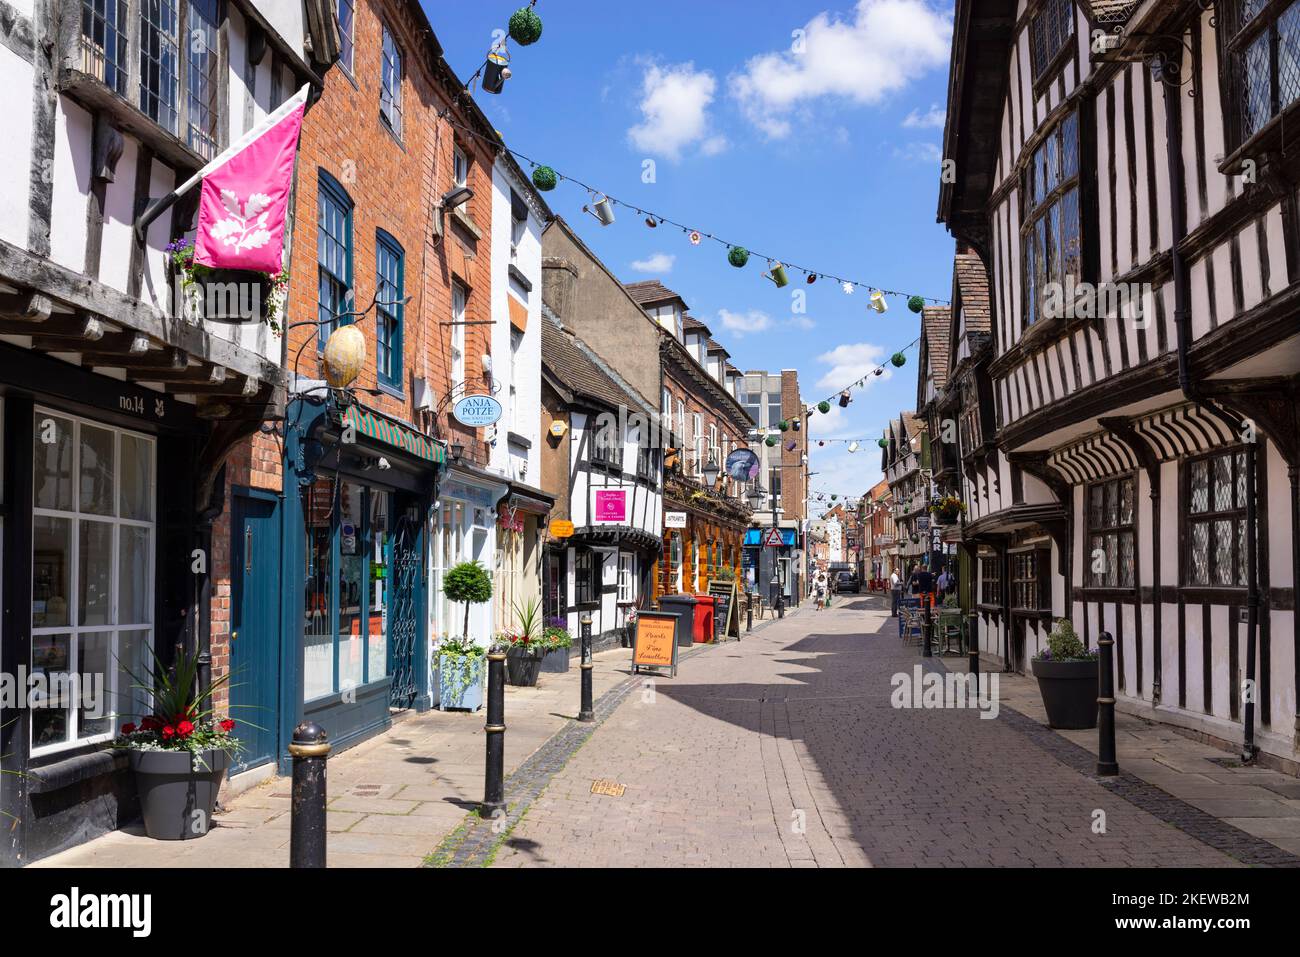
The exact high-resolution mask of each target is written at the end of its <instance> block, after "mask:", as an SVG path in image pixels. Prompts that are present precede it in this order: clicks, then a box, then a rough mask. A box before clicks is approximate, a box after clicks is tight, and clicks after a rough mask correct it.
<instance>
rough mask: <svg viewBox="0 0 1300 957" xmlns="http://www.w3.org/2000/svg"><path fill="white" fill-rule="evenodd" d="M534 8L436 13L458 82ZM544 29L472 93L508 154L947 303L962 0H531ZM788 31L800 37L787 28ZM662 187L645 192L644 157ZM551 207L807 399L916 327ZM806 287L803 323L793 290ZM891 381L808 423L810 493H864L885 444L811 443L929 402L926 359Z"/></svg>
mask: <svg viewBox="0 0 1300 957" xmlns="http://www.w3.org/2000/svg"><path fill="white" fill-rule="evenodd" d="M520 2H521V0H504V2H502V0H486V2H480V3H477V4H451V3H443V4H438V5H434V4H432V3H429V2H427V0H425V9H426V11H427V12H428V14H429V19H430V22H431V23H432V24H433V28H434V30H435V31H436V32H437V34H438V37H439V39H440V40H441V42H442V45H443V47H444V48H445V51H446V58H447V60H448V62H449V63H451V65H452V66H453V68H454V69H455V70H456V72H457V73H458V74H459V75H460V76H461V77H462V79H464V78H467V77H469V75H470V74H472V73H473V72H474V71H475V70H476V69H477V68H478V65H479V64H480V63H481V62H482V60H483V58H484V56H485V54H486V52H487V50H488V48H489V46H490V45H491V43H492V41H493V37H492V31H493V30H494V29H498V28H504V26H505V24H506V22H507V20H508V19H509V16H510V13H511V12H512V11H513V10H514V9H516V8H517V7H518V6H519V5H520ZM536 9H537V12H538V14H539V15H540V16H541V18H542V21H543V25H544V29H543V34H542V38H541V40H540V41H538V42H537V43H535V44H533V45H531V46H528V47H519V46H517V45H515V44H511V45H510V53H511V58H512V59H511V70H512V72H513V76H512V78H511V79H510V80H509V81H508V82H507V84H506V87H505V91H504V92H503V93H502V94H501V95H499V96H493V95H491V94H488V93H485V92H483V91H482V90H481V89H479V90H476V91H475V98H476V100H477V102H478V103H479V105H480V106H481V107H482V108H483V110H484V111H485V112H486V113H487V115H488V116H489V118H490V119H491V120H492V121H493V123H494V124H495V125H496V126H497V128H498V129H499V130H500V131H501V132H502V134H503V135H504V137H505V139H506V142H507V144H508V145H509V146H510V147H511V148H512V149H515V150H518V151H519V152H521V153H523V154H525V155H527V156H529V157H531V158H533V159H535V160H537V161H539V162H543V163H546V164H548V165H550V166H552V167H554V168H555V169H557V170H558V171H560V172H561V173H567V174H570V175H572V176H574V177H576V178H578V179H581V180H583V181H584V182H587V183H590V184H591V185H593V186H595V187H596V188H598V189H600V190H603V191H605V192H607V193H609V194H610V195H612V196H615V197H617V198H618V199H620V200H623V201H624V202H628V203H632V204H634V205H636V206H640V207H641V208H643V209H648V210H653V211H655V212H658V213H660V214H662V215H664V216H668V217H671V218H672V219H674V220H677V221H679V222H684V223H688V224H691V225H693V226H696V227H697V228H698V229H699V230H700V231H701V232H705V233H713V234H714V235H717V236H720V237H722V238H723V239H726V240H728V241H730V242H733V243H737V244H739V245H744V246H747V247H749V248H750V249H753V250H760V251H762V252H763V253H765V254H767V255H770V256H773V257H775V258H777V259H778V260H780V261H782V262H785V263H797V264H799V265H801V266H805V267H808V268H810V269H814V270H818V271H823V270H824V271H825V272H828V273H833V274H836V275H840V276H844V277H846V278H851V279H856V280H859V281H862V282H866V283H870V284H873V285H877V286H880V287H883V288H886V289H896V290H900V291H907V292H915V293H920V294H922V295H925V296H932V297H937V298H941V299H947V298H948V297H949V294H950V288H951V275H952V251H953V244H952V240H951V238H950V237H949V236H948V234H947V233H946V231H945V230H944V229H943V227H942V226H940V225H938V224H937V223H935V221H934V217H935V207H936V202H937V197H938V183H939V161H940V147H941V145H942V125H941V124H942V111H943V109H944V105H945V99H946V91H947V71H948V51H949V44H950V36H951V18H952V11H951V4H950V3H949V2H943V0H940V2H934V0H829V5H828V0H823V2H820V3H812V2H803V0H781V2H780V3H779V4H777V3H773V2H767V3H762V4H753V3H739V2H733V0H708V2H704V0H692V2H682V0H659V2H657V3H647V4H642V3H636V4H632V3H610V2H609V0H600V2H597V0H540V2H539V3H538V5H537V7H536ZM796 31H800V32H799V33H798V34H796ZM647 160H650V161H653V163H654V167H653V172H654V182H652V183H646V182H643V173H644V170H645V168H646V166H645V164H646V161H647ZM547 199H548V201H549V202H550V204H551V206H552V208H553V209H554V210H555V211H556V212H557V213H559V214H560V215H562V216H564V217H565V218H566V219H567V220H568V221H569V222H570V223H572V224H573V225H574V226H575V228H576V229H577V230H578V231H579V233H580V234H581V235H582V237H583V239H584V241H586V242H587V243H588V244H589V245H590V246H591V248H592V249H593V250H594V251H595V252H596V254H597V255H599V256H600V257H601V259H602V260H604V262H605V263H606V265H608V266H609V267H610V269H611V271H613V272H614V274H615V275H617V276H619V277H621V278H623V279H624V280H625V281H629V282H631V281H634V280H638V279H648V278H658V279H661V280H662V281H663V282H664V283H665V284H666V285H668V286H670V287H671V288H673V289H675V290H677V291H678V292H679V293H681V294H682V296H683V298H685V300H686V301H687V303H688V304H689V305H690V307H691V312H692V314H693V315H695V316H696V317H697V318H699V319H702V320H703V321H704V322H706V323H708V325H709V327H710V328H711V329H712V330H713V333H714V336H715V338H717V339H718V340H719V341H721V342H722V343H723V344H724V345H725V346H726V347H727V348H728V350H729V351H730V352H731V354H732V362H733V363H734V364H735V365H736V366H738V367H739V368H741V369H742V370H743V369H761V368H765V369H782V368H796V369H798V370H799V375H800V382H801V385H802V388H803V393H804V399H805V401H807V402H808V403H810V404H813V403H815V402H816V401H818V400H820V399H822V398H826V397H828V396H830V395H831V394H833V393H835V392H837V391H838V389H839V388H841V387H843V386H845V385H848V384H849V383H851V382H854V381H856V380H857V379H858V378H859V377H861V376H862V375H864V374H867V373H868V372H869V370H870V369H872V368H874V367H875V365H876V364H877V363H879V362H882V361H885V362H887V360H888V358H889V356H890V355H891V354H892V353H893V352H895V351H896V350H897V349H899V348H900V347H902V346H903V345H905V344H907V343H909V342H911V341H912V340H913V339H914V338H915V337H916V336H917V334H918V329H919V321H918V318H919V317H917V316H916V315H914V314H913V313H911V312H909V311H908V309H907V307H906V304H905V302H904V301H903V300H901V299H890V300H889V310H888V312H886V313H884V314H883V315H880V314H877V313H876V312H874V311H871V310H870V309H868V293H867V291H866V290H862V289H859V290H857V291H856V292H855V293H854V294H853V295H846V294H845V293H844V292H843V291H842V290H841V289H840V287H839V286H838V285H837V284H836V283H834V282H832V281H828V280H824V279H823V280H820V281H819V282H817V283H816V284H814V285H812V286H808V285H806V284H805V283H804V278H803V276H802V274H800V273H795V274H794V275H792V276H791V280H792V282H791V285H790V286H787V287H786V288H785V289H782V290H778V289H776V287H775V286H773V285H772V284H771V283H769V282H767V281H766V280H764V279H763V278H762V273H763V272H764V271H765V269H766V268H767V267H766V263H765V262H764V261H763V260H760V259H758V258H757V257H753V258H751V260H750V262H749V265H748V266H747V267H746V268H745V269H743V270H742V269H736V268H734V267H732V266H731V265H729V264H728V262H727V259H726V250H725V248H724V247H721V246H718V245H715V244H713V243H710V242H709V241H707V240H705V241H704V242H703V243H702V244H701V245H699V246H692V245H691V244H690V242H689V241H688V239H687V237H686V236H685V235H684V234H683V233H681V232H680V231H678V230H675V229H672V228H671V227H660V228H658V229H649V228H647V227H646V226H645V225H644V223H643V222H642V221H641V219H640V218H639V217H636V216H635V215H634V214H631V213H630V212H629V211H627V210H623V209H619V210H618V220H617V222H616V223H614V224H613V225H612V226H608V227H602V226H600V225H599V224H598V223H597V222H596V221H595V220H594V219H593V218H591V217H589V216H586V215H584V214H583V213H582V206H583V204H584V203H585V202H586V201H587V196H586V194H585V192H583V191H582V190H581V189H580V188H578V187H577V186H575V185H573V184H572V183H561V184H560V186H559V187H558V188H557V189H556V190H555V191H554V192H552V193H550V194H548V196H547ZM795 290H799V291H801V292H803V293H805V294H806V311H805V312H803V313H797V312H795V311H794V306H795V301H794V298H793V297H792V295H791V293H793V292H794V291H795ZM907 356H908V364H907V365H906V366H905V367H904V368H903V369H901V370H898V371H897V372H891V373H887V374H886V375H885V376H881V377H879V378H875V377H872V378H870V379H869V381H870V383H871V384H870V386H869V387H868V388H866V389H858V390H854V393H853V395H854V401H853V403H852V404H851V405H850V406H849V407H848V409H844V410H841V409H839V407H838V406H835V407H834V410H833V413H832V414H831V415H829V416H825V417H822V416H816V417H814V418H815V421H814V428H813V431H812V433H811V435H812V438H813V440H814V441H813V443H812V446H813V447H812V450H811V452H812V469H813V471H815V472H818V473H820V474H819V475H818V476H816V477H814V479H813V487H814V488H820V489H826V490H827V491H828V492H834V493H837V494H839V495H842V496H843V495H859V494H861V493H862V492H864V491H865V490H866V489H867V488H869V487H870V485H871V484H873V483H874V482H876V481H878V480H879V477H880V455H879V449H877V448H876V447H875V445H874V442H872V443H871V444H864V446H863V447H862V448H861V449H860V450H859V451H858V452H857V453H856V454H850V453H848V452H847V451H846V446H845V445H844V444H843V443H831V444H828V445H826V446H825V447H818V446H817V445H816V440H817V439H818V438H819V437H831V436H839V437H868V438H872V439H874V438H875V437H877V436H879V434H880V432H881V429H882V427H883V426H884V424H885V422H886V420H887V419H888V418H889V417H890V416H894V415H897V414H898V412H899V410H900V409H911V408H912V407H913V406H914V405H915V400H916V376H915V371H916V350H915V349H911V350H909V352H908V353H907Z"/></svg>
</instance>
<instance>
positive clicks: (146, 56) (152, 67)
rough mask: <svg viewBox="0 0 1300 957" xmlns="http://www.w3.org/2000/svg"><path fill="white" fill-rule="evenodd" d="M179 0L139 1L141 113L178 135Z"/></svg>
mask: <svg viewBox="0 0 1300 957" xmlns="http://www.w3.org/2000/svg"><path fill="white" fill-rule="evenodd" d="M176 4H177V0H140V111H141V112H142V113H144V115H145V116H147V117H149V119H151V120H153V121H154V122H155V123H157V124H158V125H159V126H161V127H162V128H163V129H165V130H167V132H169V133H173V134H174V133H175V132H176V121H177V109H178V107H177V98H176V77H177V73H178V70H177V63H178V61H179V59H180V37H179V30H180V22H179V18H178V15H177V7H176Z"/></svg>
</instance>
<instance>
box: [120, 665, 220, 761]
mask: <svg viewBox="0 0 1300 957" xmlns="http://www.w3.org/2000/svg"><path fill="white" fill-rule="evenodd" d="M153 661H154V663H153V667H151V668H146V670H145V675H144V676H143V677H142V676H137V675H136V674H134V673H133V672H130V671H129V670H128V672H127V673H128V674H130V676H131V679H132V680H133V681H134V682H135V687H136V688H139V689H140V690H142V691H145V692H148V693H150V694H152V696H153V705H154V709H153V712H152V713H151V714H148V715H146V716H145V717H144V718H142V719H141V720H140V724H139V725H138V726H137V725H136V724H134V723H132V722H127V723H126V724H124V725H122V727H121V733H120V734H119V736H118V737H117V739H116V740H115V741H114V742H113V747H115V748H125V749H128V750H133V751H188V752H190V754H191V755H192V756H193V767H194V770H195V771H202V770H205V769H206V767H207V762H206V761H204V759H203V752H205V751H213V750H221V751H227V752H230V753H232V754H233V753H235V752H237V751H239V750H241V748H242V745H241V744H240V742H239V739H238V738H236V737H235V736H234V734H233V732H234V730H235V722H234V719H232V718H226V717H218V716H217V715H216V713H215V712H214V711H213V710H212V708H211V707H210V704H211V701H212V695H213V694H214V693H215V692H216V691H217V690H218V689H219V688H221V687H222V686H223V685H225V684H226V683H227V682H229V680H230V675H229V674H224V675H222V676H221V677H220V678H218V679H216V680H215V681H213V682H212V685H211V686H210V687H209V688H207V689H206V690H204V691H197V690H196V689H197V688H198V671H199V656H198V654H197V653H195V654H191V653H189V652H188V651H185V650H182V651H180V652H179V653H178V654H177V657H176V664H175V665H174V666H172V667H171V668H167V667H165V666H164V665H163V663H162V662H161V661H160V660H159V659H158V657H157V656H156V655H155V656H154V659H153Z"/></svg>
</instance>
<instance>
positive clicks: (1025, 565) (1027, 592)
mask: <svg viewBox="0 0 1300 957" xmlns="http://www.w3.org/2000/svg"><path fill="white" fill-rule="evenodd" d="M1050 585H1051V552H1050V551H1049V550H1048V549H1043V548H1038V549H1034V550H1033V551H1027V552H1016V553H1014V554H1013V555H1012V556H1011V607H1012V608H1014V609H1017V610H1019V611H1050V610H1051V607H1052V602H1051V591H1050Z"/></svg>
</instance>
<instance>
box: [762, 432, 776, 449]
mask: <svg viewBox="0 0 1300 957" xmlns="http://www.w3.org/2000/svg"><path fill="white" fill-rule="evenodd" d="M763 441H764V442H766V443H767V447H768V448H771V447H772V446H774V445H776V436H775V435H769V436H768V437H767V438H766V439H764V440H763Z"/></svg>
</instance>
